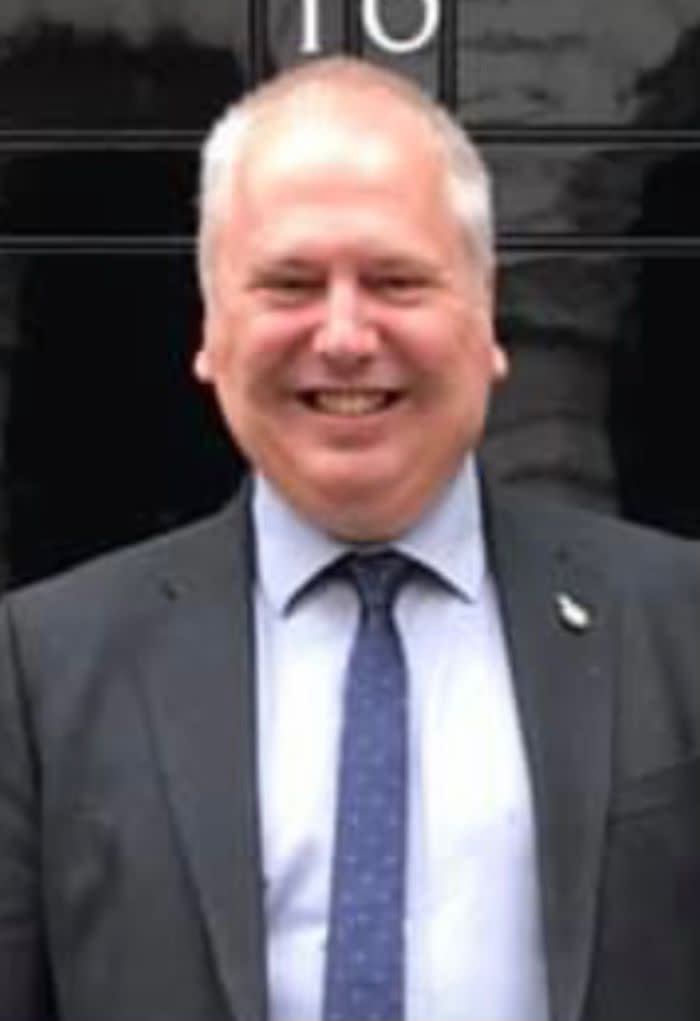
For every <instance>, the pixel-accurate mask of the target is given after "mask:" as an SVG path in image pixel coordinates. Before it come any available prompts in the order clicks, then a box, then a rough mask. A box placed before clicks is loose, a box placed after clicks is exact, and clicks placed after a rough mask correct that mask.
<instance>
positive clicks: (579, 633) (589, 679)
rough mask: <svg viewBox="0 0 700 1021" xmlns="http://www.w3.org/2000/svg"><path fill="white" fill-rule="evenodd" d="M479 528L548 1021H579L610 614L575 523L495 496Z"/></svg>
mask: <svg viewBox="0 0 700 1021" xmlns="http://www.w3.org/2000/svg"><path fill="white" fill-rule="evenodd" d="M487 520H488V522H489V539H490V548H491V552H492V558H493V566H494V571H495V575H496V579H497V584H498V588H499V594H500V599H501V604H502V611H503V616H504V622H505V626H506V633H507V637H508V642H509V647H510V653H511V659H512V666H513V674H514V678H515V684H516V690H517V698H518V701H519V705H520V712H521V717H522V720H523V728H524V734H525V741H526V746H527V751H528V756H529V762H530V769H531V777H532V786H533V794H534V802H535V814H536V821H537V838H538V855H539V862H540V883H541V890H542V901H543V912H544V931H545V948H546V953H547V961H548V966H549V990H550V1001H551V1002H550V1008H551V1016H552V1017H553V1018H556V1019H557V1021H576V1019H578V1018H580V1016H581V1012H582V1010H583V1005H584V997H585V993H586V988H587V984H588V976H589V970H590V964H591V955H592V949H593V941H594V925H595V917H596V894H597V888H598V882H599V876H600V868H601V856H602V853H603V840H604V828H605V816H606V810H607V803H608V797H609V787H610V760H611V729H612V691H611V687H612V685H611V680H610V677H611V674H612V663H611V658H612V633H611V628H612V625H611V619H610V618H611V609H610V607H609V606H608V604H607V601H606V596H605V593H604V591H603V590H602V586H601V583H600V581H599V580H598V579H597V578H596V576H595V575H594V573H593V572H592V571H591V570H590V569H589V568H588V566H586V558H585V546H586V545H587V539H586V536H585V535H583V534H582V535H579V536H577V535H576V534H575V532H576V529H577V528H578V529H579V530H580V529H581V528H584V527H585V526H584V525H583V524H582V522H583V521H584V520H585V519H584V517H583V516H579V515H576V514H575V513H571V514H567V512H566V511H562V510H561V509H559V510H557V511H556V512H551V513H550V512H547V511H544V512H543V511H542V510H541V509H540V508H539V507H537V509H535V510H533V509H532V507H531V506H530V505H529V504H528V502H527V500H526V499H525V500H521V499H520V498H518V497H512V496H511V497H507V496H505V495H503V494H502V495H501V496H497V495H496V494H495V493H493V492H492V494H491V497H490V499H488V501H487ZM562 522H567V523H570V524H571V530H570V533H569V534H568V535H566V536H564V535H562V524H561V523H562Z"/></svg>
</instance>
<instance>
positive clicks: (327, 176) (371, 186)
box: [230, 97, 457, 241]
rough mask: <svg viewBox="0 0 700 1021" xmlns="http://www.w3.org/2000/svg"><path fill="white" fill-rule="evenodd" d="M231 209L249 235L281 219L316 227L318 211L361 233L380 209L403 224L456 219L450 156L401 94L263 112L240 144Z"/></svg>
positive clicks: (272, 231) (272, 229)
mask: <svg viewBox="0 0 700 1021" xmlns="http://www.w3.org/2000/svg"><path fill="white" fill-rule="evenodd" d="M382 98H384V99H385V97H382ZM230 212H231V219H232V221H233V222H232V226H234V224H235V226H236V227H237V228H238V230H237V231H236V233H237V234H238V235H239V237H241V238H245V239H246V241H250V240H251V239H252V238H253V237H254V236H256V235H257V234H258V233H259V232H261V231H264V232H265V233H266V234H268V235H271V236H273V237H274V236H275V235H276V234H279V232H280V228H281V227H282V225H283V224H284V226H285V229H288V230H291V229H292V228H294V230H296V231H298V232H301V233H304V229H305V228H308V230H309V231H312V230H313V229H314V226H318V225H319V220H320V219H323V220H324V222H325V223H326V224H327V225H330V222H331V221H333V222H334V223H335V224H336V225H337V226H338V227H339V228H341V227H342V229H343V230H344V231H346V230H349V229H350V228H351V227H353V226H354V227H355V228H356V232H357V233H358V234H361V232H362V228H363V221H365V224H364V225H365V226H366V227H367V228H368V230H369V231H370V233H371V231H372V229H375V230H376V227H377V223H378V221H379V220H380V219H381V218H384V219H385V220H386V221H387V223H389V222H391V223H392V225H393V227H394V230H397V231H398V230H401V228H402V226H403V228H405V233H407V234H408V233H410V230H409V228H411V229H413V231H414V232H415V231H416V229H418V228H419V226H420V227H421V228H425V229H427V230H430V229H431V228H432V225H433V224H434V225H437V224H438V223H440V224H441V225H442V226H443V227H445V225H447V227H448V229H449V230H450V231H451V230H456V229H457V225H456V223H455V218H454V216H453V214H452V211H451V209H450V207H449V203H448V201H447V174H446V164H445V159H444V156H443V154H442V151H441V150H440V148H439V146H438V144H437V143H436V140H435V138H434V137H433V135H432V134H431V132H430V131H429V130H428V128H427V126H426V124H425V122H424V120H423V118H422V117H420V116H419V115H418V114H417V113H416V112H415V111H413V110H410V109H406V107H405V105H401V104H398V103H396V101H394V102H393V103H388V104H387V105H386V107H380V108H379V109H377V107H376V99H375V104H374V106H373V105H372V104H371V103H369V102H368V101H367V100H364V101H362V102H360V101H353V102H344V103H340V104H339V103H333V104H327V105H326V106H325V107H324V106H323V105H321V107H320V108H315V109H313V110H309V109H298V108H296V109H294V110H293V111H291V115H290V112H289V111H285V110H284V109H282V110H279V111H275V112H272V113H271V114H269V115H268V116H267V117H265V118H263V119H262V123H261V124H260V125H259V126H258V128H257V129H256V130H255V131H254V133H252V134H251V136H250V138H249V139H248V141H247V143H246V144H245V146H244V149H243V151H242V153H241V158H240V160H239V163H238V167H237V172H236V176H235V180H234V188H233V193H232V207H231V210H230ZM239 231H240V233H239Z"/></svg>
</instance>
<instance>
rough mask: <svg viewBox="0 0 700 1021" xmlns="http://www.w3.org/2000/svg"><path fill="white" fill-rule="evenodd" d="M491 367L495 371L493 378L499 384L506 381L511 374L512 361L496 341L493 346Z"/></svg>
mask: <svg viewBox="0 0 700 1021" xmlns="http://www.w3.org/2000/svg"><path fill="white" fill-rule="evenodd" d="M491 366H492V369H493V378H494V380H496V381H497V382H500V381H501V380H503V379H505V378H506V376H507V375H508V373H509V372H510V359H509V357H508V354H507V352H506V350H505V348H503V347H501V345H500V344H499V343H498V342H497V341H495V340H494V342H493V345H492V353H491Z"/></svg>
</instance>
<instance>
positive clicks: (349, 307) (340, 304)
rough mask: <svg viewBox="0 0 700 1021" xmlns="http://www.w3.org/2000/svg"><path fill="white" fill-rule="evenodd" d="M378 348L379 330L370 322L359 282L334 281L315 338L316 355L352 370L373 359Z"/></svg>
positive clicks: (336, 279) (343, 278) (344, 277)
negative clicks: (354, 366)
mask: <svg viewBox="0 0 700 1021" xmlns="http://www.w3.org/2000/svg"><path fill="white" fill-rule="evenodd" d="M376 346H377V333H376V329H375V328H374V327H373V326H372V324H371V323H370V322H369V321H368V320H367V316H366V308H365V301H364V298H363V295H362V291H361V286H360V284H359V282H358V281H357V280H355V279H354V278H352V277H350V276H342V277H338V278H334V279H332V280H331V281H330V282H329V283H328V290H327V293H326V300H325V304H324V309H323V319H322V321H321V322H320V324H319V326H318V329H317V330H316V333H315V336H314V348H315V350H316V352H317V353H318V354H320V355H322V356H323V357H324V358H325V359H327V360H329V361H332V362H334V363H336V364H338V365H339V366H345V365H349V366H351V365H354V364H356V363H358V362H363V361H365V360H366V359H367V358H369V357H371V356H372V354H374V352H375V350H376Z"/></svg>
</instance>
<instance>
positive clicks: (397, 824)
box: [323, 552, 411, 1021]
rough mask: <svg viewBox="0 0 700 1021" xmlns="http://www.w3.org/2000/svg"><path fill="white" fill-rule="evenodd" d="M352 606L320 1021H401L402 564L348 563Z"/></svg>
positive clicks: (372, 559)
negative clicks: (397, 618)
mask: <svg viewBox="0 0 700 1021" xmlns="http://www.w3.org/2000/svg"><path fill="white" fill-rule="evenodd" d="M339 570H341V572H342V573H343V574H344V575H345V576H346V577H349V578H350V579H351V581H352V582H353V583H354V585H355V588H356V589H357V592H358V595H359V599H360V621H359V626H358V630H357V634H356V637H355V642H354V645H353V647H352V650H351V653H350V660H349V664H348V671H347V677H346V681H345V700H344V711H343V727H342V738H341V755H340V770H339V777H338V795H337V810H336V828H335V847H334V854H333V872H332V887H331V907H330V917H329V928H328V944H327V955H326V973H325V989H324V1004H323V1018H324V1021H402V1019H403V1017H404V905H405V860H406V729H407V691H406V667H405V662H404V657H403V652H402V648H401V640H400V638H399V635H398V632H397V630H396V625H395V623H394V619H393V604H394V601H395V597H396V594H397V592H398V589H399V587H400V585H401V584H402V582H403V581H404V580H405V578H406V576H407V574H408V572H409V571H410V570H411V565H410V562H409V561H408V560H406V558H404V557H401V556H400V555H399V554H397V553H392V552H385V553H376V554H370V555H367V556H350V557H347V558H345V559H344V560H343V561H341V563H340V565H339Z"/></svg>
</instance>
